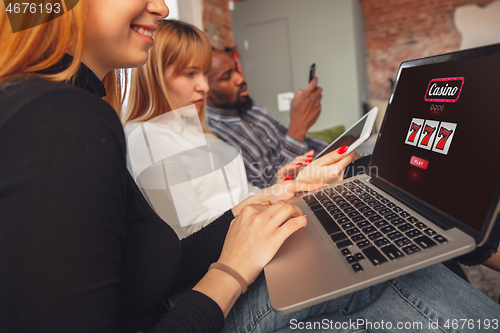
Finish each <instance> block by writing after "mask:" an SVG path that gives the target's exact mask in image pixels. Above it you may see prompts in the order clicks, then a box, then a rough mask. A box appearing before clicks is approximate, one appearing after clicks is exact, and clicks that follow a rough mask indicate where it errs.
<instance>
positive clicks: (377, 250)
mask: <svg viewBox="0 0 500 333" xmlns="http://www.w3.org/2000/svg"><path fill="white" fill-rule="evenodd" d="M499 64H500V44H495V45H490V46H486V47H481V48H476V49H469V50H464V51H459V52H454V53H448V54H443V55H438V56H432V57H427V58H422V59H416V60H410V61H405V62H403V63H402V64H401V66H400V68H399V71H398V74H397V78H396V82H395V86H394V90H393V92H392V94H391V97H390V99H389V104H388V106H387V110H386V113H385V116H384V120H383V123H382V126H381V129H380V132H379V134H378V137H377V141H376V144H375V148H374V151H373V154H372V157H371V161H370V165H369V168H368V170H367V172H366V174H364V175H358V176H355V177H353V178H349V179H345V180H344V181H342V182H340V183H336V184H333V185H331V186H330V187H328V188H326V189H322V190H320V191H317V192H315V193H309V194H306V195H301V196H296V197H294V198H293V199H291V200H290V201H289V202H291V203H293V204H295V205H297V206H299V207H300V208H301V209H302V211H303V212H304V215H306V216H307V220H308V224H307V227H305V228H302V229H301V230H299V231H297V232H296V233H294V234H292V235H291V236H290V237H289V238H288V239H287V240H286V241H285V243H284V244H283V245H282V247H281V248H280V250H279V251H278V253H277V254H276V256H275V257H274V258H273V259H272V260H271V262H270V263H269V264H268V265H267V266H266V267H265V268H264V271H265V276H266V281H267V286H268V289H269V297H270V300H271V304H272V306H273V308H274V310H275V311H276V312H277V313H283V314H284V313H289V312H292V311H296V310H300V309H303V308H305V307H309V306H311V305H315V304H318V303H321V302H324V301H327V300H330V299H333V298H336V297H339V296H342V295H345V294H349V293H352V292H354V291H356V290H359V289H363V288H366V287H369V286H371V285H374V284H377V283H380V282H383V281H386V280H389V279H392V278H395V277H398V276H401V275H404V274H407V273H409V272H412V271H415V270H418V269H420V268H423V267H426V266H430V265H432V264H435V263H438V262H441V261H444V260H447V259H450V258H453V257H456V256H460V255H462V254H465V253H467V252H470V251H472V250H474V249H475V248H476V247H477V246H480V245H482V244H483V243H484V242H485V241H486V240H487V238H488V236H489V234H490V232H491V230H492V227H493V225H494V223H495V219H496V217H497V214H498V209H499V207H500V205H499V203H500V167H499V165H500V154H499V153H498V151H499V149H500V136H499V135H498V134H497V133H498V124H500V101H499V99H498V94H499V92H500V66H499Z"/></svg>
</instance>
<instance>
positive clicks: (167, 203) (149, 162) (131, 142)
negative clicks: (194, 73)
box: [125, 106, 260, 239]
mask: <svg viewBox="0 0 500 333" xmlns="http://www.w3.org/2000/svg"><path fill="white" fill-rule="evenodd" d="M178 111H179V114H178V115H177V116H176V115H175V113H174V112H169V113H166V114H164V115H162V116H160V117H157V118H155V119H152V120H150V121H148V122H141V123H139V122H137V123H131V124H128V125H126V126H125V137H126V139H127V167H128V169H129V171H130V173H131V174H132V176H133V178H134V180H135V181H136V183H137V185H138V186H139V188H140V189H141V191H142V193H143V194H144V196H145V197H146V199H147V200H148V202H149V204H150V205H151V207H153V209H154V210H155V211H156V213H157V214H158V215H159V216H160V217H161V218H162V219H163V220H164V221H165V222H168V223H169V224H170V226H171V227H172V228H173V229H174V230H175V232H176V233H177V235H178V236H179V238H181V239H182V238H185V237H187V236H189V235H191V234H192V233H194V232H196V231H198V230H200V229H201V228H203V227H204V226H206V225H208V224H209V223H211V222H212V221H214V220H215V219H217V217H219V216H220V215H222V214H223V213H224V212H225V211H227V210H228V209H231V208H232V207H234V206H236V205H237V204H238V203H240V202H241V201H242V200H243V199H245V198H246V197H248V196H249V195H252V194H255V193H258V192H260V189H259V188H257V187H255V186H252V185H251V184H250V183H248V181H247V177H246V173H245V166H244V164H243V159H242V157H241V153H240V151H239V150H237V149H236V148H234V147H233V146H231V145H229V144H227V143H225V142H223V141H221V140H220V139H218V138H217V137H216V136H215V135H213V134H208V133H203V130H202V128H201V124H200V120H199V118H198V113H197V111H196V108H195V107H194V106H188V107H186V108H182V109H179V110H178Z"/></svg>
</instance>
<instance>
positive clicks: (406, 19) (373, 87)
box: [361, 0, 493, 99]
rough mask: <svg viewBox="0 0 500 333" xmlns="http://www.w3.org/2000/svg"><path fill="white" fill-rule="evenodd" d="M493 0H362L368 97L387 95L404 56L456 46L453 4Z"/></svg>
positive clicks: (457, 39) (421, 54)
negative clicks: (366, 55)
mask: <svg viewBox="0 0 500 333" xmlns="http://www.w3.org/2000/svg"><path fill="white" fill-rule="evenodd" d="M492 1H493V0H420V1H415V0H361V6H362V8H363V13H364V16H365V36H366V37H365V38H366V52H367V54H368V57H367V70H368V87H369V90H370V98H371V99H387V98H389V95H390V93H391V84H390V81H389V80H390V79H395V75H396V72H397V69H398V67H399V64H400V63H401V62H402V61H403V60H407V59H414V58H421V57H426V56H430V55H434V54H440V53H446V52H451V51H456V50H458V47H459V44H460V33H459V32H458V31H457V30H456V28H455V26H454V25H453V15H454V11H455V8H456V7H459V6H463V5H467V4H489V3H491V2H492Z"/></svg>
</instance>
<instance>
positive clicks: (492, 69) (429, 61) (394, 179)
mask: <svg viewBox="0 0 500 333" xmlns="http://www.w3.org/2000/svg"><path fill="white" fill-rule="evenodd" d="M490 49H492V50H493V52H489V55H486V54H483V55H481V56H477V55H475V56H474V57H468V56H466V57H455V58H453V57H448V58H447V59H445V61H444V62H443V60H442V59H443V58H439V57H430V58H424V59H419V60H418V61H410V62H408V63H406V64H405V63H403V64H402V66H401V68H400V71H399V73H398V79H397V81H396V86H395V89H394V92H393V95H392V96H391V101H390V103H389V107H388V109H387V113H386V116H385V119H384V123H383V126H382V129H381V133H380V135H379V138H378V141H377V144H376V148H375V151H374V153H373V157H372V164H371V165H372V167H374V166H376V168H377V172H378V177H379V178H381V179H383V180H384V181H386V182H388V183H390V184H392V185H395V186H396V187H398V188H400V189H402V190H404V191H406V192H408V193H410V194H411V195H413V196H415V197H417V198H418V199H420V200H422V201H424V202H425V203H427V204H430V205H431V206H434V207H435V208H437V209H439V210H440V211H442V212H444V213H446V214H448V215H450V216H452V217H454V218H455V219H458V220H459V221H462V222H463V223H465V224H467V225H469V226H470V227H472V228H474V229H475V230H478V231H481V230H482V227H483V224H484V222H485V219H486V218H487V216H488V212H490V214H491V208H490V205H491V204H492V198H494V194H495V191H496V189H497V184H498V182H499V179H500V153H499V151H500V135H499V133H500V129H499V126H500V65H499V64H500V45H496V46H495V47H494V48H490ZM495 53H496V54H495ZM457 54H461V53H457ZM436 58H437V59H436ZM450 59H452V60H450ZM436 61H437V62H436ZM372 171H373V169H372Z"/></svg>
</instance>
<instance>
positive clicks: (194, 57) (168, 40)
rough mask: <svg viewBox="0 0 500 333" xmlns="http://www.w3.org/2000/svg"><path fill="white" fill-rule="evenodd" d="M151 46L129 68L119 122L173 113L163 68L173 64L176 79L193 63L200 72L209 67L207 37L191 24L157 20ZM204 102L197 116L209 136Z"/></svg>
mask: <svg viewBox="0 0 500 333" xmlns="http://www.w3.org/2000/svg"><path fill="white" fill-rule="evenodd" d="M153 39H154V41H155V44H154V46H153V47H152V48H151V50H150V51H149V59H148V61H147V62H146V64H145V65H144V66H142V67H139V68H134V69H132V74H131V82H130V94H129V99H128V101H127V107H126V108H125V111H124V114H123V119H122V120H123V123H124V124H126V123H131V122H143V121H148V120H151V119H153V118H155V117H158V116H160V115H162V114H164V113H166V112H170V111H173V110H176V109H177V108H178V107H183V106H185V105H180V106H176V105H175V104H174V102H173V101H172V98H171V97H170V94H169V92H168V89H167V86H166V83H165V75H164V73H165V69H166V68H167V67H168V66H170V65H172V64H174V66H175V67H174V72H173V75H174V76H177V75H180V73H181V72H182V71H183V70H184V69H186V67H188V66H189V64H190V63H191V62H192V61H193V62H194V63H195V64H196V66H197V67H199V68H200V69H201V70H202V71H203V72H206V71H209V70H210V69H211V67H212V47H211V46H210V43H209V42H208V39H207V37H206V36H205V34H203V32H202V31H200V30H199V29H198V28H196V27H194V26H193V25H191V24H188V23H185V22H181V21H175V20H160V21H159V22H158V30H157V31H155V32H154V35H153ZM205 105H206V102H205V103H204V104H203V106H202V107H201V109H200V113H199V117H200V121H201V126H202V128H203V131H204V132H205V133H211V132H210V129H209V128H208V125H207V124H206V122H205V113H206V108H205ZM176 116H177V115H176Z"/></svg>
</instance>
